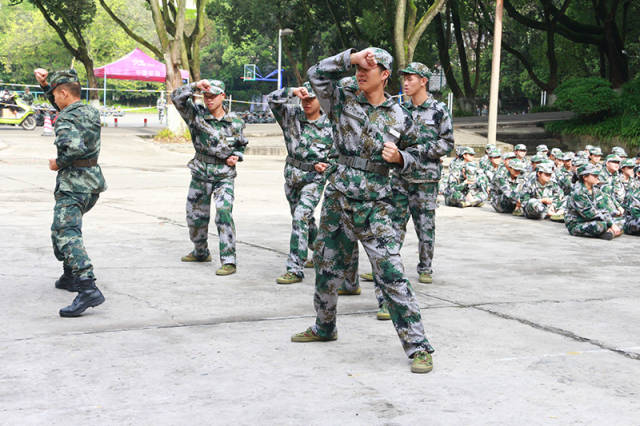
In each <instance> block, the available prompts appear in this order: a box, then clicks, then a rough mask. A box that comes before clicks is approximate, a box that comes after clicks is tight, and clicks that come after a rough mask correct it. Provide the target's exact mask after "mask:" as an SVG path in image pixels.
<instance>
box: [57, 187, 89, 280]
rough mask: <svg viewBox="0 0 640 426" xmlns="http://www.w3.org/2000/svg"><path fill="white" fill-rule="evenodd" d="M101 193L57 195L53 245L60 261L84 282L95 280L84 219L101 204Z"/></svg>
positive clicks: (62, 192) (63, 192)
mask: <svg viewBox="0 0 640 426" xmlns="http://www.w3.org/2000/svg"><path fill="white" fill-rule="evenodd" d="M99 196H100V194H98V193H94V194H92V193H87V192H66V191H56V193H55V200H56V204H55V207H54V208H53V223H52V225H51V241H52V243H53V253H54V255H55V256H56V259H58V260H59V261H61V262H62V264H63V266H64V268H65V269H69V270H71V274H72V275H73V276H74V277H77V278H80V279H89V278H95V276H94V274H93V265H92V264H91V259H89V255H88V254H87V250H86V249H85V247H84V242H83V240H82V218H83V216H84V214H85V213H87V212H88V211H89V210H91V209H92V208H93V206H94V205H95V204H96V202H97V201H98V197H99Z"/></svg>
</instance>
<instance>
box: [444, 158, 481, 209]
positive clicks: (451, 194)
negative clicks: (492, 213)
mask: <svg viewBox="0 0 640 426" xmlns="http://www.w3.org/2000/svg"><path fill="white" fill-rule="evenodd" d="M488 186H489V185H488V184H487V182H486V178H485V176H484V174H483V173H482V172H480V170H479V167H478V165H477V164H476V163H474V162H469V163H465V164H464V166H463V167H462V168H461V169H459V170H456V171H454V172H452V173H449V177H448V179H447V186H446V188H445V191H444V201H445V204H446V205H448V206H452V207H463V203H467V205H469V206H472V207H475V206H478V205H480V204H482V203H484V202H485V201H486V200H487V197H488V194H487V191H486V188H488Z"/></svg>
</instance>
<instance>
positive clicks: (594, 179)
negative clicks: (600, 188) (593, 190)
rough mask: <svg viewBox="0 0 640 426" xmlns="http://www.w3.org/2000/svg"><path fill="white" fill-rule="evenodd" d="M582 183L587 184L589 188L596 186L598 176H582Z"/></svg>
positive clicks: (598, 180)
mask: <svg viewBox="0 0 640 426" xmlns="http://www.w3.org/2000/svg"><path fill="white" fill-rule="evenodd" d="M583 179H584V183H587V184H589V185H591V186H593V185H597V184H598V183H599V182H600V179H598V175H584V178H583Z"/></svg>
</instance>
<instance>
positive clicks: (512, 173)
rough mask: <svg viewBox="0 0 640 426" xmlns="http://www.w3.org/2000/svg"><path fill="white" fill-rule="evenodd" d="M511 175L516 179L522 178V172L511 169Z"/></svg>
mask: <svg viewBox="0 0 640 426" xmlns="http://www.w3.org/2000/svg"><path fill="white" fill-rule="evenodd" d="M509 173H511V177H513V178H516V177H518V176H520V170H515V169H512V168H511V167H509Z"/></svg>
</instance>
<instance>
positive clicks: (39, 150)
mask: <svg viewBox="0 0 640 426" xmlns="http://www.w3.org/2000/svg"><path fill="white" fill-rule="evenodd" d="M250 132H251V128H248V133H250ZM39 133H40V130H38V131H34V132H26V131H22V130H18V129H11V128H0V236H1V238H0V258H1V259H2V262H1V263H0V307H1V309H0V324H1V325H0V359H1V360H2V362H1V363H0V424H7V425H22V424H47V425H57V424H64V425H67V424H76V423H81V422H82V423H91V424H149V425H165V424H278V425H280V424H338V423H340V424H428V425H433V424H443V425H450V424H460V425H467V424H525V423H526V424H616V425H627V424H628V425H632V424H638V419H639V418H640V333H639V332H638V330H639V329H640V327H639V326H640V308H639V302H640V285H638V281H639V280H638V273H639V272H640V270H639V267H638V252H639V251H640V239H639V238H637V237H631V236H623V237H621V238H618V239H616V240H614V241H611V242H607V241H603V240H591V239H581V238H576V237H571V236H569V235H568V234H567V232H566V229H565V228H564V226H563V225H561V224H555V223H550V222H536V221H530V220H526V219H522V218H516V217H513V216H511V215H500V214H497V213H495V212H493V211H492V210H491V209H490V208H488V207H483V208H477V209H465V210H461V209H455V208H449V207H440V208H439V209H438V211H437V246H436V254H435V259H434V266H435V273H434V283H433V284H428V285H427V284H419V283H418V282H417V274H416V272H415V265H416V263H417V243H416V241H417V240H416V237H415V235H414V234H413V232H409V233H408V237H407V241H406V243H405V245H404V248H403V251H402V256H403V260H404V262H405V266H406V271H407V276H408V278H409V279H410V280H411V282H412V283H413V285H414V289H415V290H416V293H417V295H418V299H419V302H420V306H421V308H422V315H423V321H424V324H425V328H426V330H427V333H428V336H429V338H430V340H431V341H432V343H433V345H434V346H435V348H436V353H435V354H434V362H435V368H434V371H433V372H432V373H430V374H427V375H415V374H411V373H410V372H409V361H408V360H407V359H406V357H405V355H404V353H403V351H402V349H401V346H400V343H399V341H398V338H397V336H396V334H395V331H394V329H393V326H392V324H391V323H390V322H380V321H377V320H376V319H375V311H376V302H375V298H374V295H373V288H372V285H371V284H369V283H363V284H362V287H363V293H362V295H361V296H351V297H342V298H341V299H340V303H339V318H338V327H339V333H340V339H339V340H338V341H336V342H330V343H311V344H294V343H291V342H290V340H289V339H290V336H291V334H293V333H295V332H298V331H302V330H304V329H305V328H306V327H307V326H309V325H311V324H312V323H313V321H314V309H313V304H312V297H313V288H314V272H313V271H312V270H308V272H307V277H306V279H305V281H304V282H303V283H301V284H297V285H292V286H279V285H276V284H275V282H274V280H275V278H276V277H277V276H278V275H279V274H281V273H283V272H284V263H285V257H286V253H287V250H288V239H289V231H290V216H289V211H288V207H287V204H286V201H285V197H284V194H283V189H282V184H283V177H282V168H283V157H282V156H281V155H271V156H267V155H249V156H247V158H246V160H245V162H244V163H242V164H240V166H239V167H238V169H239V176H238V178H237V180H236V203H235V208H234V217H235V220H236V227H237V235H238V247H237V249H238V259H239V261H238V268H239V269H238V273H237V274H236V275H232V276H229V277H217V276H215V275H214V270H215V269H216V268H217V266H218V265H217V262H213V263H211V264H185V263H181V262H180V260H179V259H180V256H182V255H184V254H186V253H188V252H189V251H190V249H191V243H190V241H189V239H188V234H187V229H186V225H185V217H184V216H185V213H184V205H185V198H186V193H187V186H188V183H189V173H188V170H187V169H186V167H185V164H186V163H187V161H188V160H189V158H190V157H191V152H192V150H191V148H190V147H189V146H187V145H184V146H168V145H159V144H156V143H154V142H151V141H150V140H148V139H141V138H138V137H137V136H136V135H137V134H140V132H139V131H138V130H136V129H130V128H119V129H113V128H108V129H104V130H103V149H102V154H101V157H100V163H101V164H102V167H103V170H104V174H105V176H106V179H107V181H108V184H109V189H108V191H107V192H105V193H104V194H103V195H102V196H101V198H100V200H99V202H98V204H97V205H96V207H95V208H94V209H93V210H92V211H91V212H90V213H89V214H88V215H87V216H86V217H85V221H84V228H83V231H84V236H85V244H86V246H87V249H88V252H89V254H90V255H91V258H92V260H93V262H94V264H95V270H96V274H97V277H98V281H97V284H98V285H99V286H100V288H101V289H102V290H103V292H104V294H105V296H106V299H107V301H106V302H105V303H104V304H103V305H102V306H100V307H98V308H96V309H90V310H89V311H87V312H86V314H85V315H84V316H83V317H81V318H75V319H62V318H60V317H58V309H59V308H61V307H63V306H65V305H67V304H68V303H69V302H71V300H72V299H73V294H71V293H68V292H65V291H61V290H55V289H54V287H53V283H54V281H55V280H56V279H57V277H58V276H59V275H60V273H61V266H60V264H59V263H58V262H57V261H56V260H55V258H54V256H53V253H52V249H51V241H50V237H49V226H50V222H51V216H52V207H53V196H52V190H53V187H54V181H55V175H54V173H53V172H50V171H48V170H47V161H46V159H47V158H50V157H54V156H55V149H54V146H53V144H52V142H53V138H52V137H42V136H40V135H39ZM456 136H457V137H458V138H459V139H464V134H461V133H457V135H456ZM250 143H252V144H254V145H255V146H259V145H260V143H261V141H260V139H259V138H257V137H256V138H254V139H251V141H250ZM269 143H270V142H269ZM269 143H267V145H269ZM410 226H412V225H410ZM210 231H211V233H210V241H211V245H212V246H213V247H216V246H217V237H216V232H215V228H212V229H210ZM216 253H217V248H216V250H214V257H215V255H216ZM362 259H363V262H362V267H361V270H362V271H369V269H370V267H369V265H368V264H367V263H368V261H366V259H365V256H363V257H362Z"/></svg>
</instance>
